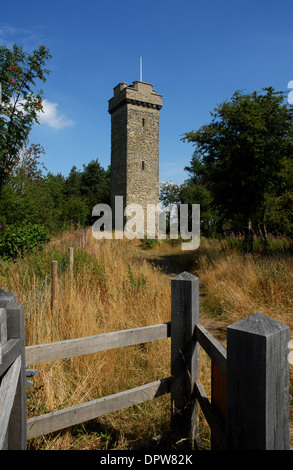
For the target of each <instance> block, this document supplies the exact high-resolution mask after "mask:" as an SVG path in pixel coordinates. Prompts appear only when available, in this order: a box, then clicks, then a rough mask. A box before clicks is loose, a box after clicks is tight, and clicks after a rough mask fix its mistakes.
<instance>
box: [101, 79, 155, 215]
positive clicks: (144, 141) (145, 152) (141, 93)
mask: <svg viewBox="0 0 293 470" xmlns="http://www.w3.org/2000/svg"><path fill="white" fill-rule="evenodd" d="M161 107H162V96H161V95H158V94H156V92H155V90H153V86H152V85H151V84H149V83H144V82H134V83H133V84H132V85H130V86H127V84H126V83H120V84H119V85H118V86H117V87H115V88H114V97H113V98H112V99H111V100H109V113H110V114H111V205H112V210H114V199H115V196H116V195H122V196H123V197H124V204H125V205H129V204H131V203H134V204H140V205H141V206H142V207H143V208H144V210H145V219H146V205H147V204H158V203H159V111H160V109H161Z"/></svg>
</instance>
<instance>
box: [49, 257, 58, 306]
mask: <svg viewBox="0 0 293 470" xmlns="http://www.w3.org/2000/svg"><path fill="white" fill-rule="evenodd" d="M57 268H58V263H57V261H51V309H52V311H53V310H55V308H56V307H57V304H58V297H57V296H58V279H57V277H58V269H57Z"/></svg>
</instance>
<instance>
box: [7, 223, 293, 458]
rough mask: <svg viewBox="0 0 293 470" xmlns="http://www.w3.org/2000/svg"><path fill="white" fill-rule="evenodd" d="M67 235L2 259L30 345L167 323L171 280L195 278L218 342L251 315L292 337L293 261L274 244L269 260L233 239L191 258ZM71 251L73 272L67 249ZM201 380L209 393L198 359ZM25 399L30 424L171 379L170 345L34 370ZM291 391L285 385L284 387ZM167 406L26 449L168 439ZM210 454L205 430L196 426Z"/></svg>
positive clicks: (161, 248)
mask: <svg viewBox="0 0 293 470" xmlns="http://www.w3.org/2000/svg"><path fill="white" fill-rule="evenodd" d="M80 235H81V233H79V232H68V233H65V234H64V235H63V236H62V237H60V238H58V239H56V240H55V241H54V242H53V243H51V244H50V245H48V246H47V247H46V249H45V250H44V251H43V252H40V253H34V254H31V255H29V256H26V257H24V258H23V259H20V260H17V261H15V262H9V261H1V262H0V275H1V287H2V288H4V289H7V290H10V291H12V292H15V293H16V294H17V295H18V299H19V301H20V302H24V306H25V315H26V318H25V322H26V343H27V345H33V344H40V343H47V342H52V341H59V340H63V339H70V338H78V337H82V336H88V335H93V334H98V333H104V332H108V331H114V330H121V329H127V328H135V327H140V326H145V325H152V324H156V323H161V322H165V321H169V320H170V277H172V275H175V274H177V273H179V272H181V271H184V270H187V271H189V272H192V273H193V274H195V275H197V276H199V279H200V294H201V296H200V301H201V312H200V314H201V322H202V323H203V324H204V325H205V326H206V327H207V328H208V329H209V331H210V332H211V333H212V334H214V335H215V336H216V337H217V338H218V339H219V340H220V341H222V342H223V343H225V330H226V326H227V325H228V324H231V323H233V322H234V321H237V320H238V319H240V318H243V317H245V316H247V315H249V314H251V313H253V312H255V311H260V312H262V313H264V314H267V315H271V316H272V317H274V318H276V319H277V320H279V321H281V322H283V323H286V324H287V325H289V327H290V328H291V329H292V299H293V274H292V273H293V270H292V267H293V258H292V255H290V251H289V247H288V246H287V245H286V244H284V243H278V244H277V243H276V244H275V245H274V246H272V249H271V252H270V253H269V254H268V253H267V254H266V255H264V254H263V253H261V250H256V254H254V255H244V254H242V252H241V249H240V245H239V240H238V241H237V240H228V239H226V240H223V241H221V242H219V241H216V240H202V243H201V246H200V248H199V249H198V250H197V251H196V252H189V253H187V252H182V251H181V247H180V244H178V243H172V244H171V243H167V242H160V243H159V242H158V243H156V244H154V245H153V246H152V248H150V249H146V247H145V245H144V244H143V243H141V242H139V241H136V240H133V241H128V240H102V241H97V240H95V239H94V238H93V237H92V236H91V232H90V231H88V233H87V242H86V245H85V248H84V249H80V247H79V238H80ZM69 246H74V272H73V275H72V276H71V275H70V273H69V270H68V258H67V254H68V247H69ZM53 259H56V260H58V266H59V280H58V285H59V291H58V307H57V309H56V310H55V311H54V312H52V311H51V307H50V262H51V260H53ZM201 356H202V361H201V366H200V369H201V370H200V375H201V377H200V379H201V381H202V382H203V383H204V385H205V386H206V387H207V388H208V386H209V376H210V373H209V360H208V359H207V357H206V356H205V355H204V354H203V352H202V351H201ZM36 367H37V369H38V370H39V375H38V376H37V377H35V378H34V379H33V382H34V385H33V387H29V388H28V389H27V391H28V414H29V417H31V416H36V415H38V414H43V413H46V412H49V411H54V410H58V409H61V408H65V407H69V406H73V405H75V404H79V403H83V402H86V401H88V400H92V399H95V398H99V397H102V396H106V395H109V394H112V393H117V392H119V391H122V390H126V389H128V388H132V387H135V386H139V385H142V384H144V383H148V382H151V381H153V380H157V379H159V378H164V377H168V376H169V375H170V339H169V338H168V339H165V340H162V341H158V342H154V343H148V344H146V345H144V346H132V347H127V348H121V349H117V350H111V351H105V352H102V353H97V354H91V355H87V356H83V357H78V358H72V359H67V360H63V361H55V362H52V363H45V364H40V365H37V366H36ZM291 385H292V383H291ZM169 401H170V398H169V396H168V395H167V396H164V397H161V398H158V399H155V400H153V401H150V402H147V403H145V404H143V405H138V406H135V407H132V408H130V409H128V410H124V411H120V412H117V413H112V414H111V415H109V416H105V417H103V418H100V419H98V420H93V421H90V422H88V423H84V424H82V425H79V426H75V427H74V428H71V429H67V430H64V431H62V432H58V433H54V434H51V435H47V436H44V437H42V438H38V439H34V440H32V441H30V442H29V448H31V449H128V448H132V447H133V446H135V445H137V444H138V443H140V442H142V441H144V440H145V439H148V438H151V437H153V436H157V435H161V436H163V438H164V436H168V429H169V421H170V403H169ZM201 427H202V437H203V441H204V443H206V445H207V447H208V440H209V432H208V429H207V426H206V424H205V423H204V421H202V425H201Z"/></svg>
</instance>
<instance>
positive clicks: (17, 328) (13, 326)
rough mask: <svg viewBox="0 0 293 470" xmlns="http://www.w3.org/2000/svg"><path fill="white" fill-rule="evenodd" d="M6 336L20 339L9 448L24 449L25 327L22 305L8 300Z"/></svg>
mask: <svg viewBox="0 0 293 470" xmlns="http://www.w3.org/2000/svg"><path fill="white" fill-rule="evenodd" d="M6 314H7V338H8V339H13V338H19V339H20V351H21V352H20V358H21V369H20V373H19V378H18V384H17V389H16V395H15V398H14V403H13V408H12V411H11V417H10V421H9V428H8V448H9V450H26V448H27V406H26V364H25V329H24V310H23V305H22V304H20V303H17V302H10V303H9V304H7V305H6Z"/></svg>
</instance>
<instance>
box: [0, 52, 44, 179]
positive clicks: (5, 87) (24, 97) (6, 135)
mask: <svg viewBox="0 0 293 470" xmlns="http://www.w3.org/2000/svg"><path fill="white" fill-rule="evenodd" d="M50 58H51V56H50V54H49V51H48V49H46V47H45V46H40V47H39V49H37V50H34V51H33V52H32V54H28V53H26V52H24V51H23V49H22V47H20V46H17V45H14V46H13V48H12V50H10V49H8V48H7V47H4V46H1V47H0V83H1V88H2V101H1V108H0V188H1V187H2V185H3V184H4V182H5V181H6V180H7V178H8V176H9V174H10V173H11V171H12V169H13V167H14V165H15V163H16V161H17V159H18V155H19V152H20V150H21V148H22V147H23V144H24V142H25V141H26V139H27V138H28V134H29V132H30V130H31V128H32V126H33V124H34V123H38V113H39V112H41V111H42V107H43V106H42V99H43V91H42V90H36V81H37V80H39V81H41V82H46V75H47V74H48V73H49V70H48V69H46V67H45V64H46V61H48V60H49V59H50Z"/></svg>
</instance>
